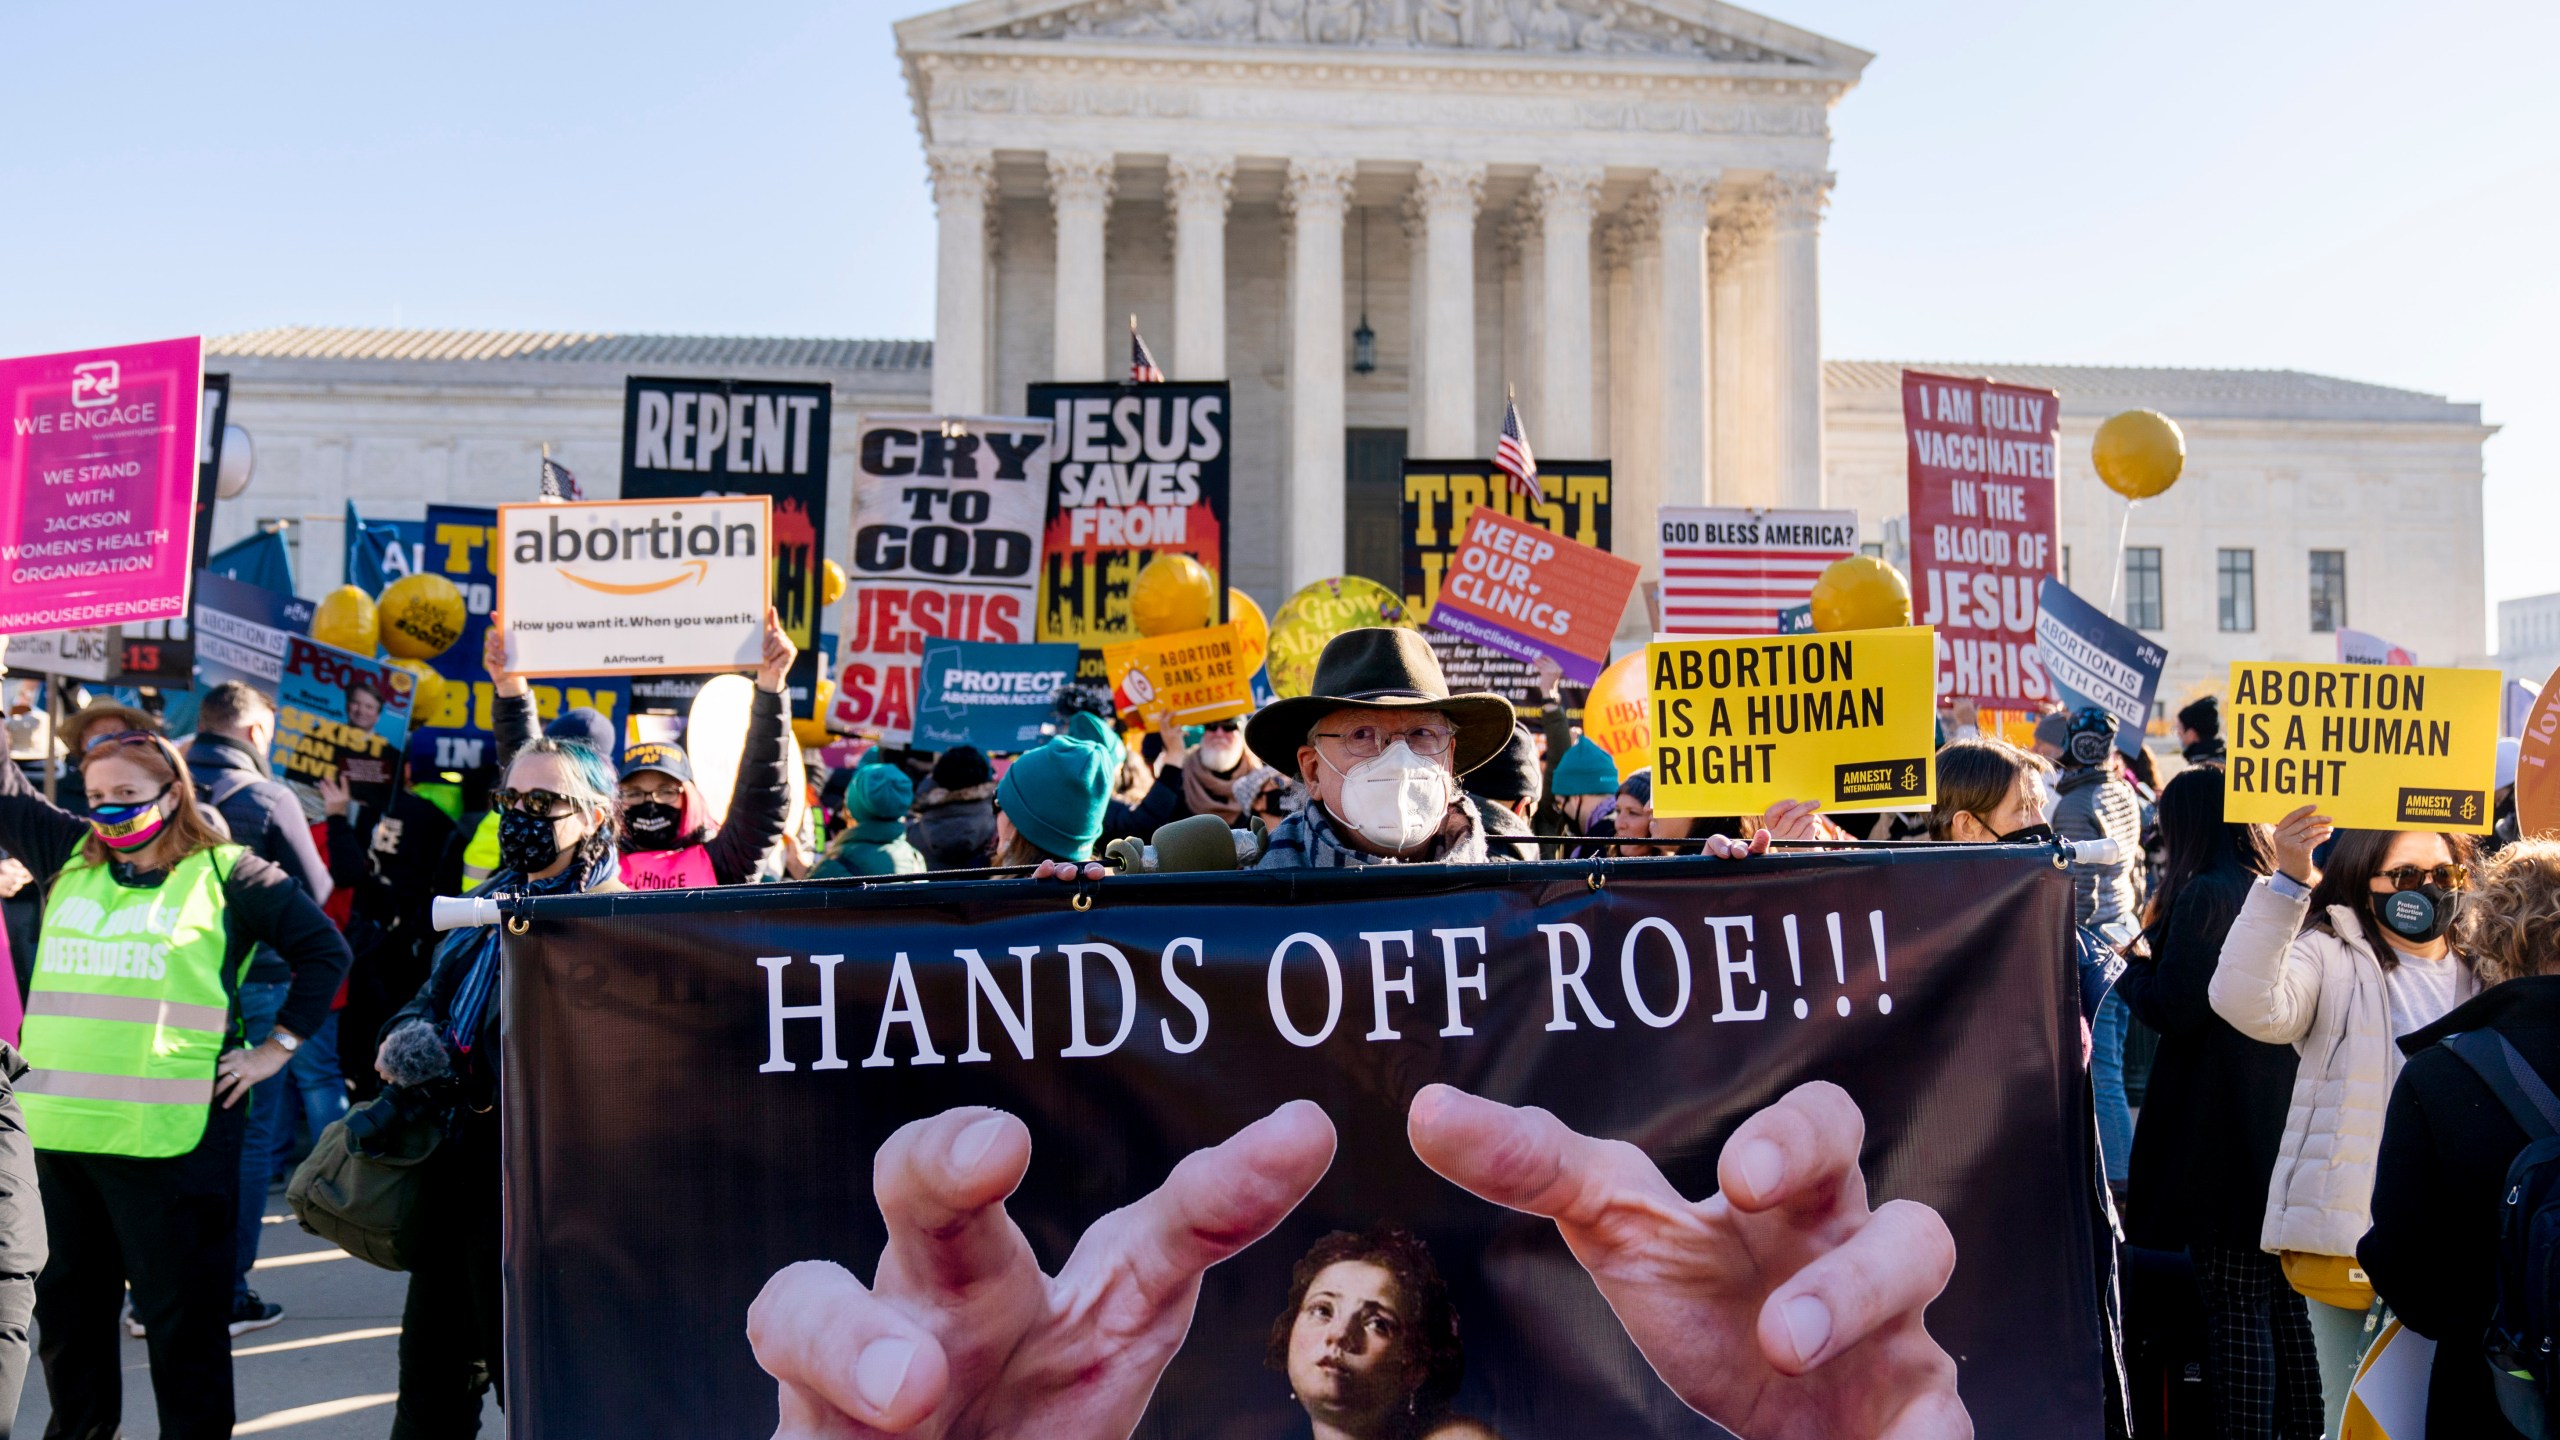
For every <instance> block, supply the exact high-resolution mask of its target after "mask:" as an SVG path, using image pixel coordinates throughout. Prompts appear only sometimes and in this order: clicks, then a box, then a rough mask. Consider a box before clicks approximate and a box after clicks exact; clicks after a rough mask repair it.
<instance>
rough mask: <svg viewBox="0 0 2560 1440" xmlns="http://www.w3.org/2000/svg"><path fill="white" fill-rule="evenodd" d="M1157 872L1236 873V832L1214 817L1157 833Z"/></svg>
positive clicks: (1199, 818) (1201, 817) (1181, 823)
mask: <svg viewBox="0 0 2560 1440" xmlns="http://www.w3.org/2000/svg"><path fill="white" fill-rule="evenodd" d="M1155 847H1156V869H1157V870H1159V871H1165V872H1172V871H1183V870H1233V869H1235V868H1236V837H1235V832H1234V831H1232V830H1229V829H1228V828H1227V822H1226V821H1224V820H1222V819H1220V818H1219V817H1217V816H1215V815H1192V816H1187V817H1185V818H1183V819H1180V820H1176V821H1174V822H1173V823H1172V824H1170V825H1166V826H1164V827H1162V828H1161V829H1159V830H1157V831H1156V838H1155Z"/></svg>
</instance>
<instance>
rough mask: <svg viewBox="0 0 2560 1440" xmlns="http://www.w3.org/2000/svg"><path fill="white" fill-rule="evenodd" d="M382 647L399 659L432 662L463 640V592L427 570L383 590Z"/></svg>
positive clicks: (384, 587) (399, 580) (402, 577)
mask: <svg viewBox="0 0 2560 1440" xmlns="http://www.w3.org/2000/svg"><path fill="white" fill-rule="evenodd" d="M381 613H382V648H383V649H385V650H388V651H390V652H391V653H392V654H393V655H394V656H397V657H398V658H400V659H402V660H432V659H434V658H435V657H436V656H438V655H441V654H443V653H444V652H446V651H447V650H450V649H452V648H453V642H455V641H456V640H459V639H461V638H462V626H463V622H464V621H465V620H466V619H467V618H468V617H467V616H466V614H465V613H464V610H463V607H462V590H461V588H460V587H458V586H456V585H455V584H454V583H453V582H452V581H450V580H447V579H446V578H444V577H443V576H441V575H437V574H433V573H431V572H428V571H424V570H422V571H419V572H418V573H417V574H415V575H403V576H401V577H400V578H399V579H397V580H394V581H392V582H391V583H390V584H388V585H385V586H383V587H382V601H381Z"/></svg>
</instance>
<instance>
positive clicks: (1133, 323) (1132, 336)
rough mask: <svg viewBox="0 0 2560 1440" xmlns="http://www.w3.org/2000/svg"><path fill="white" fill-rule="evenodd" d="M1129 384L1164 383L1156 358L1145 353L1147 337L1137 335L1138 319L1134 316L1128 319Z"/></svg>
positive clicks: (1162, 372)
mask: <svg viewBox="0 0 2560 1440" xmlns="http://www.w3.org/2000/svg"><path fill="white" fill-rule="evenodd" d="M1129 383H1130V384H1132V385H1161V384H1163V383H1164V371H1163V370H1162V369H1161V368H1160V367H1158V366H1157V364H1156V357H1155V356H1153V355H1150V354H1148V353H1147V337H1145V336H1144V335H1141V334H1139V333H1138V317H1137V316H1135V315H1132V316H1130V317H1129Z"/></svg>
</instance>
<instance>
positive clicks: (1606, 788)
mask: <svg viewBox="0 0 2560 1440" xmlns="http://www.w3.org/2000/svg"><path fill="white" fill-rule="evenodd" d="M1554 789H1555V793H1556V794H1558V795H1614V794H1616V793H1617V790H1618V762H1617V761H1615V760H1612V759H1610V758H1609V752H1608V751H1606V750H1603V749H1601V748H1600V746H1599V744H1598V742H1596V741H1594V740H1593V739H1592V738H1591V737H1590V736H1588V735H1584V736H1581V737H1579V738H1577V739H1576V740H1575V741H1574V742H1573V748H1572V749H1570V750H1567V751H1566V752H1564V758H1563V759H1561V760H1559V761H1557V762H1556V775H1555V785H1554Z"/></svg>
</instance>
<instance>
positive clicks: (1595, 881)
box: [1582, 870, 1609, 890]
mask: <svg viewBox="0 0 2560 1440" xmlns="http://www.w3.org/2000/svg"><path fill="white" fill-rule="evenodd" d="M1582 882H1583V883H1584V884H1586V885H1588V886H1590V887H1591V888H1592V889H1594V890H1597V889H1599V888H1600V887H1601V886H1603V885H1606V884H1608V883H1609V877H1608V876H1606V875H1603V874H1601V873H1600V872H1599V871H1597V870H1594V871H1592V872H1591V873H1590V874H1588V875H1585V876H1583V877H1582Z"/></svg>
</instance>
